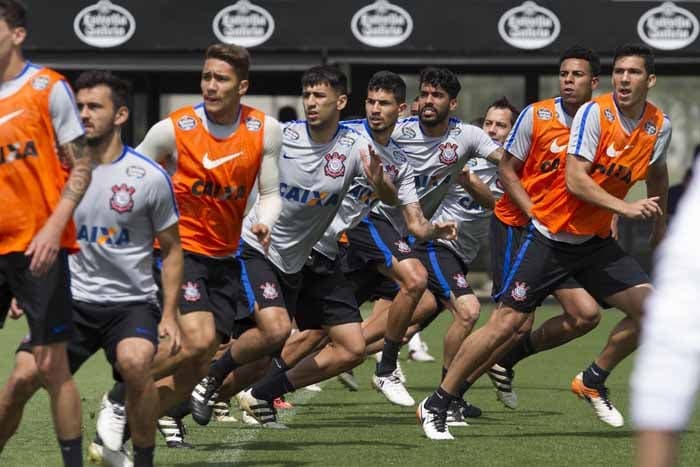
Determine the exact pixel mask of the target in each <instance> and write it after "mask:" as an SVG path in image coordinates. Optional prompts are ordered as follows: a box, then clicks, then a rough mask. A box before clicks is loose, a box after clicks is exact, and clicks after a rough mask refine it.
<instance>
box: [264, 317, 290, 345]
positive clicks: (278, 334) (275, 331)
mask: <svg viewBox="0 0 700 467" xmlns="http://www.w3.org/2000/svg"><path fill="white" fill-rule="evenodd" d="M291 332H292V325H291V323H289V322H288V321H282V322H274V323H269V324H268V325H267V326H265V329H264V334H265V338H266V339H267V341H268V343H269V344H270V346H271V347H282V345H284V341H286V340H287V338H288V337H289V334H290V333H291Z"/></svg>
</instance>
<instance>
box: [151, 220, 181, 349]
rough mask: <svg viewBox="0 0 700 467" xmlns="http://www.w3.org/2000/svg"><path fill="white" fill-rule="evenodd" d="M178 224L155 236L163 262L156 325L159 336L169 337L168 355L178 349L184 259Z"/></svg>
mask: <svg viewBox="0 0 700 467" xmlns="http://www.w3.org/2000/svg"><path fill="white" fill-rule="evenodd" d="M178 225H179V224H178V223H177V222H176V223H174V224H172V225H171V226H170V227H167V228H165V229H163V230H161V231H160V232H158V233H157V234H156V238H158V242H159V243H160V254H161V258H162V260H163V268H162V271H161V278H162V284H163V285H162V287H163V316H162V317H161V320H160V324H159V325H158V333H159V336H160V337H161V338H162V337H165V336H168V337H170V343H171V347H170V353H171V354H175V353H177V352H178V350H179V349H180V326H179V324H178V305H177V304H178V293H179V291H180V287H181V286H182V275H183V270H184V259H183V253H182V244H181V243H180V233H179V227H178Z"/></svg>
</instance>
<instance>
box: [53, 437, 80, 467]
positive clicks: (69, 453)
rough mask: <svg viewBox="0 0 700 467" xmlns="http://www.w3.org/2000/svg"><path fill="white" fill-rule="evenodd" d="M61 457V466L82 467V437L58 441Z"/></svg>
mask: <svg viewBox="0 0 700 467" xmlns="http://www.w3.org/2000/svg"><path fill="white" fill-rule="evenodd" d="M58 444H59V446H61V455H62V456H63V465H65V466H66V467H83V437H82V436H78V437H77V438H75V439H66V440H61V439H59V440H58Z"/></svg>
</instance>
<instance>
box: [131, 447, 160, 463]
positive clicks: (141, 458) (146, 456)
mask: <svg viewBox="0 0 700 467" xmlns="http://www.w3.org/2000/svg"><path fill="white" fill-rule="evenodd" d="M154 450H155V446H151V447H149V448H142V447H140V446H134V467H153V451H154Z"/></svg>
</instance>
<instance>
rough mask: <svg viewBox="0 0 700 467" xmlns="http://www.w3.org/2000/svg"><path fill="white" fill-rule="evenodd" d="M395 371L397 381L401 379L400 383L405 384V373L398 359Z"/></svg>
mask: <svg viewBox="0 0 700 467" xmlns="http://www.w3.org/2000/svg"><path fill="white" fill-rule="evenodd" d="M394 372H395V373H396V376H398V378H399V381H401V384H404V385H405V384H406V375H405V374H404V372H403V369H402V368H401V363H399V362H398V361H397V362H396V370H394Z"/></svg>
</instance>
